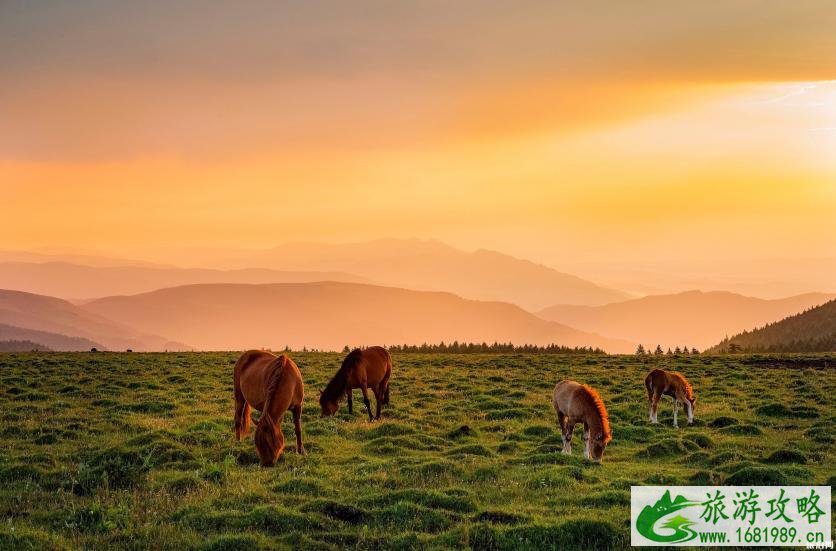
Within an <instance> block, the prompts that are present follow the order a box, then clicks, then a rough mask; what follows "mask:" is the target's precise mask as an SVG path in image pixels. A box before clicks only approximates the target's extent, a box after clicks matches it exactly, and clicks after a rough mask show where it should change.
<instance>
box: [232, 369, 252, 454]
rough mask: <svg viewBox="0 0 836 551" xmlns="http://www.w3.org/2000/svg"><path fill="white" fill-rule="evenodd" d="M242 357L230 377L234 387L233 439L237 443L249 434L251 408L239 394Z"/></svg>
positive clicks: (242, 395) (241, 394)
mask: <svg viewBox="0 0 836 551" xmlns="http://www.w3.org/2000/svg"><path fill="white" fill-rule="evenodd" d="M244 357H245V356H241V358H240V359H239V360H238V361H237V362H236V363H235V368H234V371H233V375H232V378H233V383H234V386H235V438H236V440H238V441H240V440H241V439H242V438H243V437H244V436H246V435H247V433H248V432H250V411H251V408H250V404H248V403H247V399H246V398H244V393H243V392H241V375H240V370H241V369H242V368H243V366H244V362H243V361H242V360H243V359H244Z"/></svg>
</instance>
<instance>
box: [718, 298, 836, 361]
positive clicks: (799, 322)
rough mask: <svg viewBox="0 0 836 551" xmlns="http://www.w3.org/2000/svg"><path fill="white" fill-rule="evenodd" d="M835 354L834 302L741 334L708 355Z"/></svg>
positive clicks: (726, 341) (835, 316) (724, 342)
mask: <svg viewBox="0 0 836 551" xmlns="http://www.w3.org/2000/svg"><path fill="white" fill-rule="evenodd" d="M731 351H741V352H836V300H831V301H829V302H826V303H824V304H822V305H820V306H816V307H814V308H810V309H809V310H805V311H804V312H802V313H800V314H796V315H794V316H789V317H787V318H784V319H782V320H781V321H777V322H775V323H769V324H767V325H765V326H763V327H761V328H758V329H755V330H753V331H744V332H743V333H740V334H739V335H735V336H733V337H732V338H730V339H725V340H723V342H721V343H720V344H718V345H717V346H715V347H713V348H711V349H710V350H709V352H731Z"/></svg>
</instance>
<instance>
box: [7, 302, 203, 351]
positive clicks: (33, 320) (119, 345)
mask: <svg viewBox="0 0 836 551" xmlns="http://www.w3.org/2000/svg"><path fill="white" fill-rule="evenodd" d="M0 324H3V325H6V326H13V327H15V328H19V329H29V330H34V331H43V332H47V333H57V334H58V335H62V336H67V337H80V338H83V339H89V340H90V341H94V342H96V343H101V344H102V346H103V347H105V348H108V349H111V350H125V349H128V348H131V349H133V350H137V351H140V350H188V349H189V346H187V345H185V344H183V343H179V342H176V341H172V340H169V339H167V338H164V337H160V336H158V335H155V334H153V333H144V332H141V331H137V330H136V329H134V328H132V327H130V326H127V325H124V324H121V323H117V322H114V321H112V320H109V319H107V318H105V317H103V316H99V315H97V314H94V313H91V312H88V311H86V310H83V309H82V308H80V307H79V306H76V305H74V304H72V303H70V302H68V301H66V300H62V299H59V298H55V297H48V296H43V295H36V294H33V293H24V292H20V291H9V290H0ZM36 342H37V341H36Z"/></svg>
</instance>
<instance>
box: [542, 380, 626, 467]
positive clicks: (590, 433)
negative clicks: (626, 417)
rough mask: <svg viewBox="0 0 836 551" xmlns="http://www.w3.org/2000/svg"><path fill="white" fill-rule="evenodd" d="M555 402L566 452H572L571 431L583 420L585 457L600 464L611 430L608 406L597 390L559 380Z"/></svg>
mask: <svg viewBox="0 0 836 551" xmlns="http://www.w3.org/2000/svg"><path fill="white" fill-rule="evenodd" d="M552 404H553V405H554V410H555V411H556V412H557V424H558V425H560V431H561V436H562V437H563V453H565V454H571V453H572V431H574V430H575V424H576V423H583V442H584V450H583V456H584V457H585V458H587V459H592V460H593V461H595V462H597V463H600V462H601V458H602V457H603V456H604V448H606V447H607V444H608V443H609V441H610V440H612V433H611V432H610V423H609V421H608V420H607V408H605V407H604V402H602V401H601V397H600V396H599V395H598V393H597V392H595V391H594V390H593V389H592V388H590V387H589V386H587V385H582V384H580V383H576V382H575V381H560V382H559V383H557V385H556V386H555V387H554V396H553V398H552Z"/></svg>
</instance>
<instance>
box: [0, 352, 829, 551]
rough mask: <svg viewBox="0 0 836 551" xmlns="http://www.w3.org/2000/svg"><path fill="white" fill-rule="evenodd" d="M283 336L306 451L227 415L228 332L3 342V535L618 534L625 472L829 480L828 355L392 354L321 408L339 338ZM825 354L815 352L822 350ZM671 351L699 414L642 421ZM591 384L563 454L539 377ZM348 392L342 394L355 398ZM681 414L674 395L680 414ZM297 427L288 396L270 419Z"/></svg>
mask: <svg viewBox="0 0 836 551" xmlns="http://www.w3.org/2000/svg"><path fill="white" fill-rule="evenodd" d="M293 357H294V358H295V359H296V361H297V363H298V364H299V366H300V369H301V370H302V373H303V376H304V377H305V383H306V386H307V398H306V407H307V409H306V411H305V413H304V418H303V430H304V434H305V445H306V447H307V450H308V454H309V455H308V456H307V457H300V456H297V455H296V454H295V453H294V452H293V451H292V446H291V447H290V448H289V450H290V451H286V453H285V454H284V455H283V456H282V458H281V460H280V461H279V463H278V464H277V466H276V467H275V468H273V469H262V468H260V467H259V466H258V459H257V456H256V453H255V448H254V446H253V443H252V438H251V437H250V438H247V439H246V440H245V441H244V442H241V443H236V442H235V441H234V439H233V436H232V414H233V398H232V362H233V361H234V360H235V359H236V358H237V354H233V353H228V354H227V353H182V354H174V353H172V354H111V353H98V354H91V353H66V354H63V353H41V354H3V355H0V412H2V423H0V431H1V432H0V519H2V520H0V522H2V524H0V548H16V549H18V548H27V546H28V547H31V548H62V547H67V548H75V547H86V548H105V547H113V546H117V547H120V548H121V547H125V548H176V549H190V548H208V549H235V548H287V547H299V548H305V549H319V548H321V549H331V548H344V547H359V548H426V547H439V548H445V547H471V548H473V549H497V548H498V549H505V548H532V547H543V546H547V547H555V548H560V549H572V548H578V549H592V548H616V549H617V548H623V547H625V546H629V527H628V524H629V522H628V519H629V499H630V486H631V485H634V484H677V483H678V484H719V483H724V482H725V483H729V484H735V483H737V484H776V483H787V484H814V483H815V484H833V482H834V474H836V472H834V471H835V470H836V469H834V460H836V456H835V455H836V454H834V439H836V434H834V428H833V427H834V421H836V410H835V409H834V403H835V402H836V376H834V370H833V368H832V367H828V368H825V367H822V366H823V365H824V364H825V360H824V359H823V358H824V357H822V356H818V357H815V356H808V357H797V356H793V357H783V358H781V357H774V358H764V357H752V356H735V357H701V356H693V357H692V356H684V357H670V356H665V357H662V358H652V357H651V358H647V357H646V358H638V357H631V356H551V355H520V354H513V355H420V354H410V355H396V356H395V357H394V366H395V368H394V374H393V380H392V405H391V406H390V408H389V409H387V410H384V420H383V421H382V422H379V423H374V424H369V423H367V422H366V421H365V413H364V412H363V411H362V402H360V401H359V392H358V394H357V395H356V398H355V412H354V415H352V416H349V415H348V414H347V412H346V408H345V405H344V404H343V407H342V408H341V409H340V413H339V415H338V416H337V417H335V418H328V419H324V418H320V415H319V410H318V403H317V398H318V392H317V391H318V389H320V388H322V386H323V385H324V383H325V382H326V380H327V378H328V377H329V376H330V375H331V374H332V373H333V372H334V371H335V370H336V369H337V367H338V366H339V363H340V360H341V355H339V354H317V353H307V354H303V353H299V354H294V355H293ZM833 359H834V358H833V357H830V358H829V360H828V361H829V365H833ZM655 366H662V367H665V368H668V369H677V370H679V371H682V372H683V373H685V374H686V375H687V376H688V377H689V379H690V380H691V382H692V383H693V385H694V389H695V392H696V394H697V397H698V400H697V407H696V422H695V424H694V425H693V426H683V427H682V428H679V429H675V428H673V427H672V426H671V402H670V400H669V399H667V398H666V399H665V401H664V402H663V404H662V405H661V406H660V415H659V418H660V421H661V424H660V425H650V424H649V423H648V419H647V403H646V397H645V390H644V387H643V379H644V375H645V374H646V373H647V372H648V371H649V370H650V369H652V368H653V367H655ZM563 378H573V379H576V380H578V381H581V382H586V383H589V384H591V385H592V386H594V387H596V388H597V389H598V390H599V392H600V393H601V396H602V397H603V399H604V402H605V403H606V405H607V407H608V409H609V413H610V419H611V424H612V430H613V441H612V442H611V443H610V445H609V446H608V448H607V450H606V453H605V455H604V462H603V464H601V465H596V464H592V463H589V462H586V461H584V460H583V459H582V456H581V451H582V450H581V448H582V443H581V440H580V437H581V434H580V427H578V429H579V430H578V431H576V433H575V438H576V439H575V442H574V444H575V445H574V455H573V456H571V457H567V456H564V455H561V454H560V448H561V443H560V434H559V432H558V431H557V430H556V427H555V421H554V412H553V410H552V406H551V399H550V397H551V391H552V389H553V387H554V385H555V383H556V382H557V381H559V380H561V379H563ZM358 404H359V405H360V408H357V407H356V406H357V405H358ZM680 419H684V415H683V416H682V417H680ZM283 430H284V433H285V436H286V438H287V439H288V441H292V435H293V430H292V423H291V422H290V419H289V415H288V417H287V418H286V419H285V422H284V423H283Z"/></svg>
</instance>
